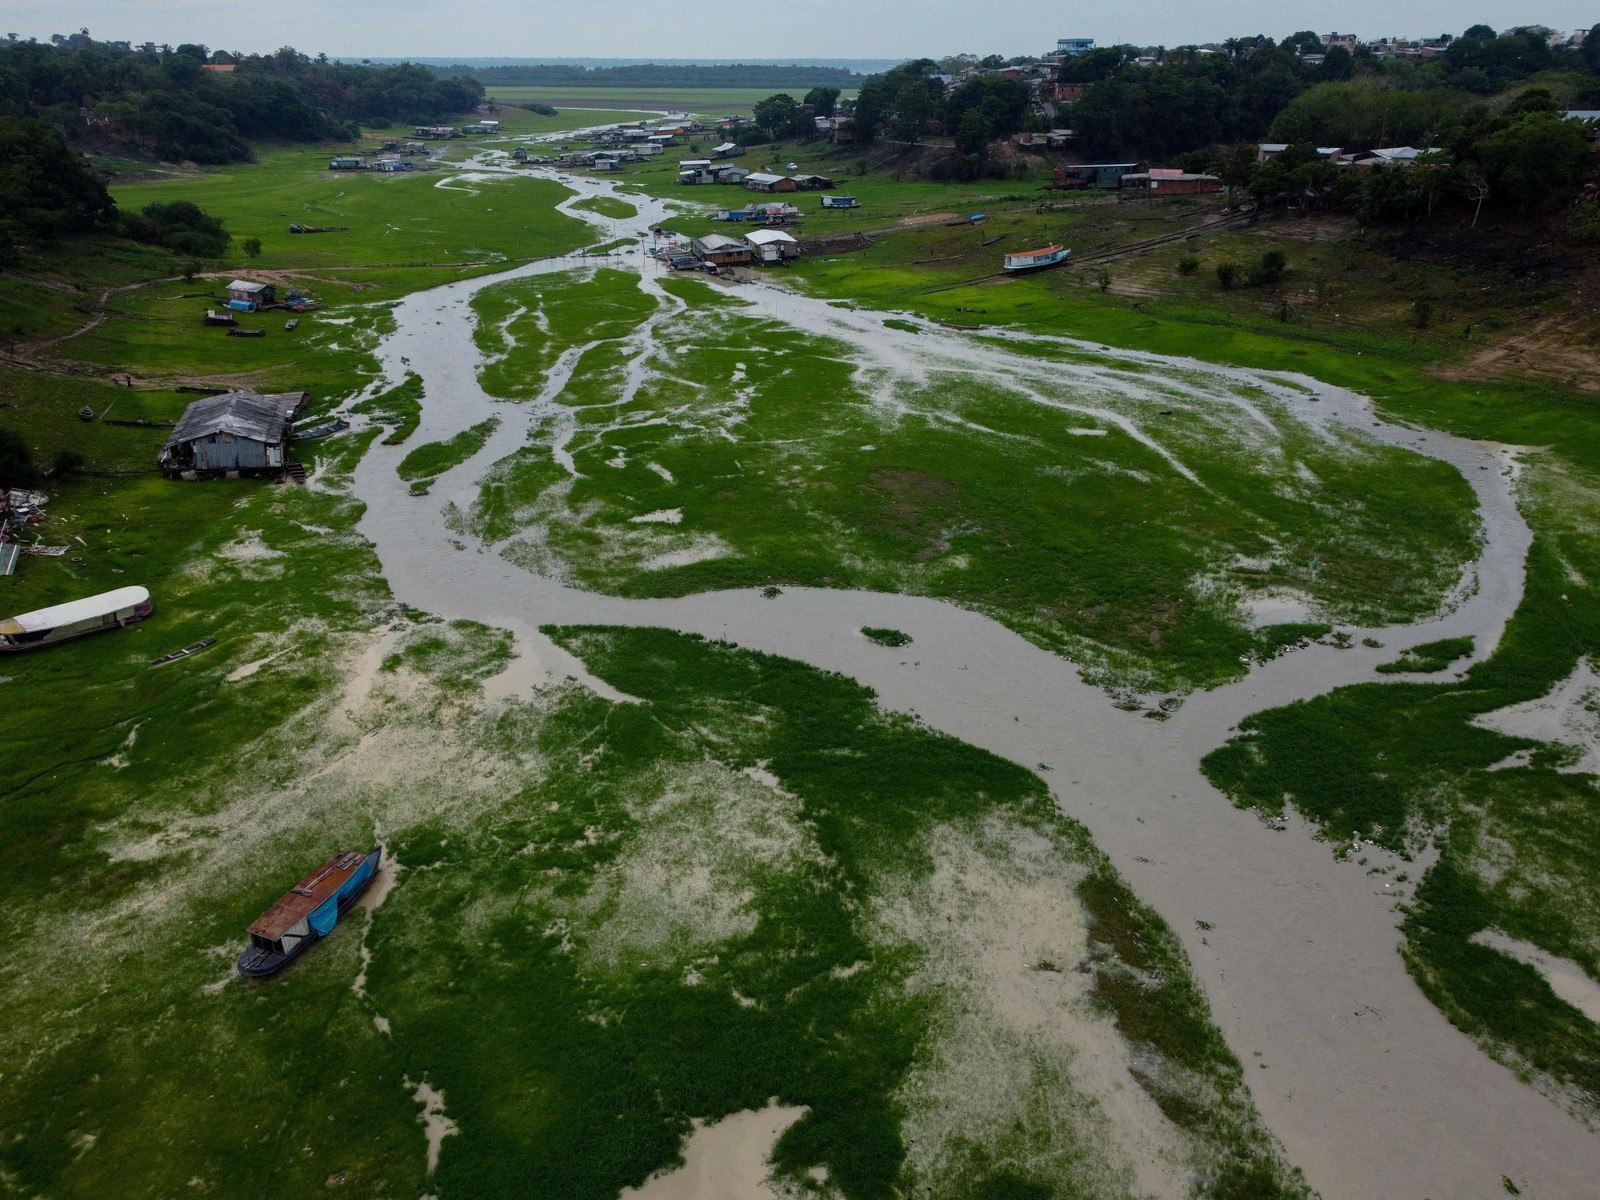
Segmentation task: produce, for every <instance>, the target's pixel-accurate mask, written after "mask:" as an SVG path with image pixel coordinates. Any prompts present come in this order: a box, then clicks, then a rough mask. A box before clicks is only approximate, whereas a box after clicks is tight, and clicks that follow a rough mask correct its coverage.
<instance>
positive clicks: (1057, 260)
mask: <svg viewBox="0 0 1600 1200" xmlns="http://www.w3.org/2000/svg"><path fill="white" fill-rule="evenodd" d="M1071 253H1072V251H1071V250H1068V249H1067V248H1066V247H1064V246H1045V247H1044V248H1043V249H1041V250H1023V251H1021V252H1019V253H1017V254H1008V255H1006V261H1005V269H1006V270H1008V271H1042V270H1044V269H1045V268H1046V267H1055V266H1059V265H1061V264H1062V263H1064V262H1066V261H1067V255H1069V254H1071Z"/></svg>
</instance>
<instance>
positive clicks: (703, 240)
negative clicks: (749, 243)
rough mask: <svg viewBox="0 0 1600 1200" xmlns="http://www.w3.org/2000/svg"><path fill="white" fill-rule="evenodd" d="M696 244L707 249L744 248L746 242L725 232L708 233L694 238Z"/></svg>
mask: <svg viewBox="0 0 1600 1200" xmlns="http://www.w3.org/2000/svg"><path fill="white" fill-rule="evenodd" d="M694 244H695V245H697V246H699V247H701V248H702V249H705V250H712V251H716V250H743V249H745V244H744V243H743V242H741V241H739V240H738V239H736V238H731V237H729V236H728V235H727V234H725V233H708V234H706V235H705V236H704V237H698V238H695V239H694Z"/></svg>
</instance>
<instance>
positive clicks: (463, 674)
mask: <svg viewBox="0 0 1600 1200" xmlns="http://www.w3.org/2000/svg"><path fill="white" fill-rule="evenodd" d="M514 657H515V653H514V651H513V647H512V638H511V635H510V634H509V633H507V632H506V631H505V630H503V629H492V628H490V627H489V626H487V625H482V624H479V623H478V622H477V621H451V622H449V623H448V624H442V623H441V624H436V625H429V626H425V627H423V628H421V629H417V630H414V631H412V632H410V633H409V634H408V635H407V637H406V638H405V640H404V643H403V644H402V645H401V647H400V649H399V650H398V651H396V652H395V653H394V654H391V655H390V656H389V657H388V658H386V659H384V660H383V669H384V670H385V671H395V670H398V669H399V668H400V667H401V666H407V667H410V668H411V669H412V670H415V671H420V672H422V673H423V674H426V675H429V676H431V677H432V678H433V679H435V680H437V681H439V682H440V683H441V684H443V685H444V686H447V687H451V688H475V687H477V686H478V685H479V684H481V683H482V682H483V681H484V680H485V679H488V678H490V677H492V676H494V675H498V674H500V673H501V672H502V671H504V670H505V669H506V668H507V667H508V666H510V665H511V662H512V660H513V658H514Z"/></svg>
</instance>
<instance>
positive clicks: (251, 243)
mask: <svg viewBox="0 0 1600 1200" xmlns="http://www.w3.org/2000/svg"><path fill="white" fill-rule="evenodd" d="M239 249H241V250H243V251H244V256H245V257H246V258H260V257H261V239H260V238H245V240H244V241H242V242H240V243H239Z"/></svg>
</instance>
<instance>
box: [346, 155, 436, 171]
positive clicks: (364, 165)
mask: <svg viewBox="0 0 1600 1200" xmlns="http://www.w3.org/2000/svg"><path fill="white" fill-rule="evenodd" d="M416 169H417V163H416V159H415V158H407V157H402V156H401V155H400V154H380V155H378V156H377V157H376V158H371V159H369V158H366V157H365V156H363V155H360V154H336V155H334V156H333V157H332V158H330V159H329V160H328V170H330V171H385V172H393V171H415V170H416Z"/></svg>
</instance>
